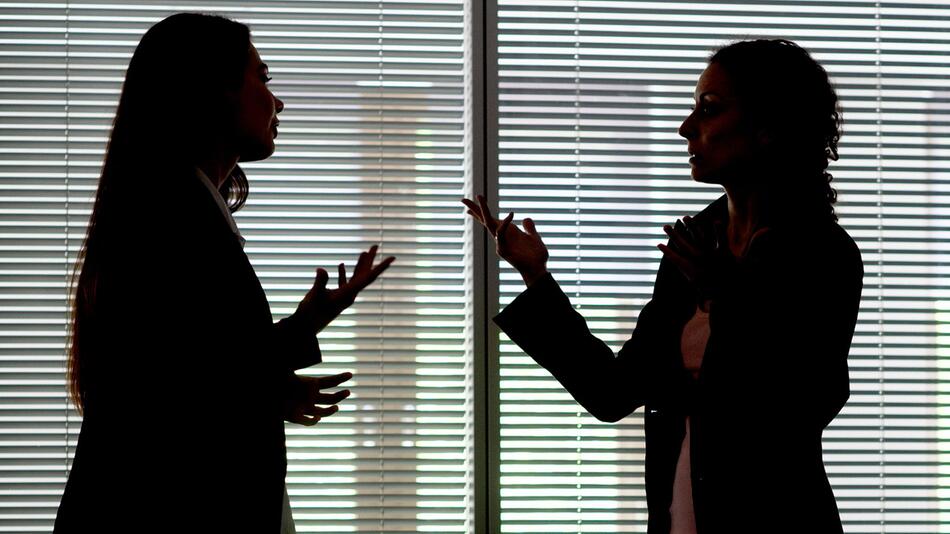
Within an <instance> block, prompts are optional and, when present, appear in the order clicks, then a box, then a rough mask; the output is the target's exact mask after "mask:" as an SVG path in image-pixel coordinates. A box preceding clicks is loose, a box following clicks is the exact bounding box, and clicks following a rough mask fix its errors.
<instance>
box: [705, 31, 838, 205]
mask: <svg viewBox="0 0 950 534" xmlns="http://www.w3.org/2000/svg"><path fill="white" fill-rule="evenodd" d="M709 64H710V65H712V64H717V65H719V66H720V67H721V68H722V69H723V70H724V71H725V72H726V74H727V75H728V76H729V78H730V79H731V81H732V82H733V84H734V86H735V90H736V93H737V97H738V99H739V101H740V102H741V105H742V106H743V108H744V111H745V112H746V114H747V116H749V117H752V120H753V121H755V127H757V128H759V129H761V130H763V131H765V132H766V133H767V134H768V137H769V140H770V143H769V148H768V149H766V153H765V154H764V157H766V158H768V160H769V162H770V167H771V168H773V169H776V175H775V176H774V177H773V178H772V180H773V181H772V182H771V183H770V186H771V187H772V188H773V189H774V190H775V191H776V193H778V194H777V195H776V198H778V199H782V201H783V202H786V203H789V204H791V203H794V205H795V207H794V209H795V210H797V211H801V210H802V209H805V210H807V211H809V212H811V213H814V214H815V215H823V216H830V217H832V218H835V219H836V218H837V217H836V216H835V213H834V203H835V202H836V201H837V192H836V191H835V189H834V188H832V187H831V180H832V175H831V173H830V172H828V164H829V162H830V161H837V160H838V140H839V139H840V138H841V124H842V114H841V108H840V106H839V103H838V95H837V93H836V92H835V89H834V86H833V85H832V83H831V80H830V79H829V78H828V73H827V72H826V71H825V69H824V68H823V67H822V66H821V65H819V64H818V62H817V61H815V60H814V59H813V58H812V57H811V55H810V54H809V53H808V51H807V50H805V49H804V48H802V47H800V46H798V45H797V44H795V43H794V42H792V41H788V40H785V39H756V40H749V41H738V42H735V43H731V44H728V45H726V46H723V47H721V48H719V49H717V50H716V51H715V52H713V54H712V55H711V56H710V58H709Z"/></svg>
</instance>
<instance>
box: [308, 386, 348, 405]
mask: <svg viewBox="0 0 950 534" xmlns="http://www.w3.org/2000/svg"><path fill="white" fill-rule="evenodd" d="M349 396H350V390H348V389H341V390H340V391H337V392H335V393H317V394H316V395H314V396H313V398H312V399H309V400H310V402H311V403H312V404H338V403H340V402H342V401H343V399H345V398H347V397H349Z"/></svg>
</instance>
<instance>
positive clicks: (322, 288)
mask: <svg viewBox="0 0 950 534" xmlns="http://www.w3.org/2000/svg"><path fill="white" fill-rule="evenodd" d="M378 248H379V247H378V246H377V245H373V246H372V247H370V249H369V250H368V251H366V252H363V253H361V254H360V257H359V259H358V260H357V261H356V267H355V268H354V269H353V276H352V277H351V278H349V279H347V277H346V266H345V265H344V264H342V263H341V264H340V265H338V266H337V272H338V274H337V288H336V289H329V288H328V287H327V280H328V279H329V278H330V275H328V274H327V272H326V270H324V269H322V268H320V269H317V277H316V279H315V280H314V283H313V287H312V288H310V291H308V292H307V295H306V296H305V297H304V298H303V300H301V301H300V304H298V305H297V311H296V313H294V315H295V316H299V317H302V318H303V319H304V321H305V322H306V324H308V325H310V327H311V328H312V329H313V331H314V333H315V334H316V333H319V332H320V331H321V330H323V329H324V328H325V327H326V326H327V325H328V324H330V321H332V320H333V319H336V317H337V316H338V315H340V313H342V312H343V310H345V309H347V308H349V307H350V305H351V304H353V302H354V301H355V300H356V296H357V295H359V293H360V291H362V290H363V289H365V288H366V286H368V285H370V284H372V283H373V281H374V280H376V278H378V277H379V275H380V274H382V273H383V271H385V270H386V269H388V268H389V266H390V265H391V264H392V262H393V261H395V260H396V258H395V257H393V256H390V257H388V258H386V259H384V260H383V261H381V262H379V264H378V265H375V266H374V265H373V262H374V261H375V260H376V250H377V249H378Z"/></svg>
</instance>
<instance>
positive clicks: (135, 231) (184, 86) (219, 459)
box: [55, 14, 393, 533]
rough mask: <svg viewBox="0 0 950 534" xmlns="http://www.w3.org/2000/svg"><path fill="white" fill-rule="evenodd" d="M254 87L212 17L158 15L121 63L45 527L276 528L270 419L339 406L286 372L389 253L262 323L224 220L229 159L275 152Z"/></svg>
mask: <svg viewBox="0 0 950 534" xmlns="http://www.w3.org/2000/svg"><path fill="white" fill-rule="evenodd" d="M268 81H269V78H268V73H267V66H266V65H265V64H264V63H262V62H261V59H260V56H259V54H258V53H257V50H256V49H255V48H254V46H253V45H252V44H251V41H250V33H249V30H248V28H247V27H246V26H244V25H242V24H239V23H236V22H233V21H230V20H227V19H224V18H221V17H216V16H209V15H199V14H178V15H173V16H171V17H168V18H167V19H165V20H163V21H161V22H159V23H158V24H156V25H155V26H153V27H152V28H151V29H149V30H148V32H147V33H146V34H145V36H144V37H143V38H142V41H141V43H140V44H139V46H138V47H137V48H136V50H135V53H134V55H133V56H132V60H131V62H130V64H129V68H128V71H127V73H126V79H125V84H124V86H123V89H122V94H121V97H120V101H119V106H118V109H117V111H116V117H115V123H114V125H113V130H112V135H111V137H110V141H109V147H108V150H107V153H106V158H105V162H104V165H103V169H102V174H101V177H100V182H99V188H98V191H97V194H96V200H95V205H94V207H93V211H92V216H91V219H90V222H89V229H88V234H87V237H86V241H85V244H84V247H83V250H82V253H81V254H80V264H79V266H78V267H79V268H81V271H80V274H79V276H78V284H77V290H76V296H75V310H74V316H73V323H72V339H71V341H72V344H71V358H70V368H69V370H70V376H69V382H70V387H71V392H72V394H73V398H74V400H75V403H76V405H77V406H78V407H79V408H80V409H81V410H83V414H84V418H83V424H82V429H81V432H80V435H79V443H78V447H77V450H76V455H75V460H74V462H73V467H72V470H71V472H70V475H69V480H68V482H67V485H66V490H65V493H64V495H63V500H62V503H61V505H60V508H59V513H58V515H57V519H56V527H55V528H56V531H57V532H111V531H120V532H137V531H142V530H147V531H162V532H182V531H187V532H192V531H194V532H238V531H240V532H274V533H276V532H278V531H279V530H280V526H281V509H282V500H284V475H285V471H286V454H285V448H284V430H283V428H284V427H283V425H284V423H283V421H284V420H285V419H286V420H288V421H292V422H295V423H299V424H306V425H311V424H314V423H316V422H317V421H319V420H320V418H321V417H326V416H329V415H331V414H333V413H334V412H335V411H336V404H337V403H338V402H340V401H341V400H342V399H344V398H345V397H346V396H347V395H348V392H347V391H345V390H344V391H339V392H337V393H333V394H329V393H322V392H321V390H322V389H326V388H332V387H335V386H337V385H339V384H340V383H342V382H344V381H346V380H347V379H348V378H349V377H350V374H349V373H344V374H341V375H336V376H332V377H324V378H309V377H298V376H297V375H296V374H295V373H294V371H295V370H297V369H301V368H303V367H306V366H310V365H313V364H315V363H318V362H319V361H320V350H319V347H318V345H317V342H316V339H315V337H314V336H315V334H316V333H318V332H319V331H320V330H321V329H322V328H323V327H325V326H326V325H327V324H328V323H329V322H330V321H331V320H333V318H335V317H336V316H337V315H339V314H340V313H341V312H342V311H343V310H344V309H345V308H346V307H347V306H349V305H350V304H351V303H352V302H353V300H354V299H355V298H356V295H357V294H358V293H359V292H360V290H362V289H363V288H365V287H366V286H367V285H369V284H370V283H371V282H372V281H373V280H374V279H375V278H376V277H377V276H379V274H380V273H382V272H383V271H384V270H385V269H386V268H387V267H388V266H389V264H390V263H391V262H392V261H393V258H387V259H386V260H384V261H383V262H381V263H380V264H379V265H376V266H374V265H373V262H374V257H375V253H376V247H373V248H371V249H370V250H369V251H368V252H364V253H363V254H362V255H361V256H360V259H359V262H358V263H357V265H356V270H355V272H354V275H353V278H352V279H350V280H347V278H346V271H345V269H344V266H343V265H342V264H340V266H339V288H338V289H335V290H329V289H327V287H326V284H327V278H328V276H327V273H326V271H324V270H322V269H320V270H318V272H317V277H316V281H315V284H314V286H313V288H312V289H311V290H310V291H309V292H308V294H307V295H306V297H305V298H304V299H303V301H302V302H301V303H300V305H299V306H298V308H297V310H296V312H295V313H294V314H293V315H292V316H290V317H288V318H286V319H283V320H281V321H279V322H277V323H274V322H273V319H272V317H271V313H270V309H269V307H268V303H267V299H266V297H265V295H264V292H263V290H262V288H261V284H260V282H259V281H258V279H257V277H256V276H255V274H254V271H253V269H252V267H251V265H250V263H249V262H248V259H247V256H246V255H245V254H244V251H243V250H242V245H243V239H241V237H240V234H239V233H238V231H237V227H236V226H235V225H234V221H233V219H232V218H231V212H233V211H236V210H237V209H239V208H240V207H241V206H242V205H243V204H244V201H245V199H246V198H247V180H246V178H245V176H244V173H243V172H242V171H241V169H240V167H238V165H237V163H238V162H239V161H254V160H260V159H263V158H266V157H268V156H270V155H271V154H272V153H273V152H274V137H276V136H277V124H278V122H279V121H278V120H277V114H278V113H280V111H281V110H282V109H283V103H282V102H281V101H280V100H279V99H277V98H276V97H274V95H273V94H272V93H271V91H270V89H268V87H267V82H268ZM226 202H227V203H228V204H227V205H226ZM318 404H323V405H329V406H328V407H325V408H324V407H321V406H319V405H318Z"/></svg>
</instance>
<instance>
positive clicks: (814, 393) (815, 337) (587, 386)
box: [495, 197, 863, 534]
mask: <svg viewBox="0 0 950 534" xmlns="http://www.w3.org/2000/svg"><path fill="white" fill-rule="evenodd" d="M726 209H727V208H726V199H725V197H722V198H720V199H719V200H718V201H716V202H715V203H713V204H712V205H711V206H709V207H707V209H705V210H704V211H703V212H702V213H700V214H699V215H697V216H696V219H697V222H699V223H701V224H710V223H711V222H712V221H713V220H725V219H726V217H727V213H726ZM862 277H863V265H862V262H861V257H860V253H859V251H858V248H857V246H856V245H855V243H854V241H853V240H852V239H851V238H850V237H849V236H848V234H847V233H846V232H845V231H844V230H843V229H841V227H840V226H838V225H837V224H835V223H834V222H832V221H830V220H829V221H827V222H817V221H816V222H813V223H803V222H802V221H793V220H791V219H788V220H785V221H776V223H775V224H774V225H771V226H770V230H769V231H767V232H765V233H763V234H762V235H760V236H759V237H757V238H756V239H755V240H754V241H753V243H752V244H751V245H750V248H749V249H748V250H747V252H746V254H745V255H744V256H743V257H742V258H740V259H738V260H736V261H734V263H732V264H731V265H730V266H729V267H728V268H726V269H725V271H724V273H723V282H722V283H721V284H720V285H719V289H718V291H716V292H714V293H713V295H712V297H713V300H712V303H711V307H710V330H711V334H710V337H709V342H708V344H707V347H706V351H705V353H704V357H703V362H702V367H701V369H700V372H699V377H698V379H697V380H694V379H693V378H692V376H691V375H690V373H689V372H688V371H686V370H685V369H684V367H683V362H682V354H681V352H680V341H681V336H682V331H683V326H684V325H685V324H686V322H687V321H688V320H689V318H690V317H691V316H692V314H693V313H694V311H695V307H696V302H697V297H698V295H697V294H696V291H695V290H694V289H693V288H692V286H691V285H690V284H689V283H688V281H687V280H686V278H685V277H684V276H683V275H682V274H681V273H680V272H679V270H678V269H677V268H676V267H675V266H674V265H673V264H672V263H670V262H669V261H668V260H666V259H663V260H662V261H661V263H660V268H659V272H658V273H657V278H656V283H655V286H654V292H653V298H652V299H651V300H650V302H649V303H647V304H646V306H644V308H643V310H642V311H641V312H640V315H639V317H638V320H637V325H636V328H635V330H634V331H633V334H632V335H631V337H630V339H629V340H628V341H627V342H626V343H625V344H624V346H623V348H622V349H621V351H620V353H619V354H617V355H616V357H615V356H614V354H613V353H612V351H611V350H610V349H609V348H608V347H607V346H606V345H605V344H604V343H603V342H601V341H600V340H598V339H597V338H595V337H594V336H593V335H592V334H591V333H590V331H589V330H588V328H587V325H586V323H585V321H584V319H583V317H581V316H580V315H578V314H577V313H576V312H575V311H574V309H573V308H572V307H571V304H570V302H569V300H568V298H567V297H566V296H565V295H564V293H563V292H562V291H561V290H560V288H559V287H558V285H557V283H556V282H555V281H554V279H553V278H551V277H550V276H548V277H546V278H544V279H542V280H539V281H538V282H536V283H535V284H533V285H532V286H531V287H530V288H528V289H527V290H526V291H524V292H523V293H522V294H521V295H520V296H519V297H518V298H516V299H515V300H514V301H513V302H512V303H511V304H510V305H509V306H508V307H506V308H505V309H504V310H503V311H502V313H501V314H499V315H498V316H497V317H496V318H495V321H496V323H497V324H498V325H499V326H500V327H501V329H502V330H504V332H505V333H506V334H508V336H509V337H510V338H511V339H512V340H513V341H514V342H515V343H517V344H518V346H520V347H521V348H522V349H523V350H524V351H525V352H526V353H528V354H529V355H531V356H532V357H533V358H534V359H535V360H536V361H537V362H538V363H540V364H541V365H542V366H544V367H545V368H546V369H548V370H549V371H550V372H551V373H552V374H553V375H554V376H555V377H556V378H557V379H558V381H559V382H560V383H561V384H562V385H564V387H565V388H566V389H567V390H568V391H569V392H570V393H571V394H572V395H573V396H574V398H575V399H576V400H577V401H578V402H579V403H580V404H581V405H583V406H584V408H585V409H586V410H587V411H588V412H590V413H591V414H593V415H594V416H595V417H597V418H598V419H601V420H603V421H610V422H613V421H618V420H620V419H622V418H623V417H626V416H627V415H629V414H630V413H632V412H633V411H634V410H636V409H637V408H639V407H641V406H644V407H645V410H644V419H645V433H646V492H647V506H648V510H649V527H648V529H649V532H650V533H651V534H667V533H669V529H670V513H669V509H670V503H671V500H672V492H673V478H674V473H675V469H676V461H677V458H678V456H679V451H680V446H681V443H682V440H683V437H684V435H685V418H686V416H687V415H689V416H690V423H691V426H690V434H691V441H690V447H691V450H692V454H691V459H690V461H691V469H692V488H693V500H694V508H695V512H696V521H697V529H698V531H699V532H700V533H701V534H710V533H712V534H719V533H734V532H796V533H801V532H808V533H810V534H811V533H825V532H835V533H837V532H841V522H840V519H839V516H838V510H837V506H836V504H835V499H834V495H833V494H832V491H831V487H830V485H829V483H828V479H827V476H826V474H825V470H824V465H823V463H822V456H821V454H822V450H821V435H822V431H823V429H824V428H825V427H826V426H827V425H828V423H829V422H831V420H832V419H833V418H834V417H835V415H836V414H837V413H838V411H839V410H840V409H841V407H842V406H843V405H844V403H845V401H846V400H847V399H848V396H849V387H848V362H847V356H848V351H849V349H850V344H851V338H852V335H853V333H854V328H855V324H856V320H857V313H858V306H859V301H860V295H861V287H862Z"/></svg>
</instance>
